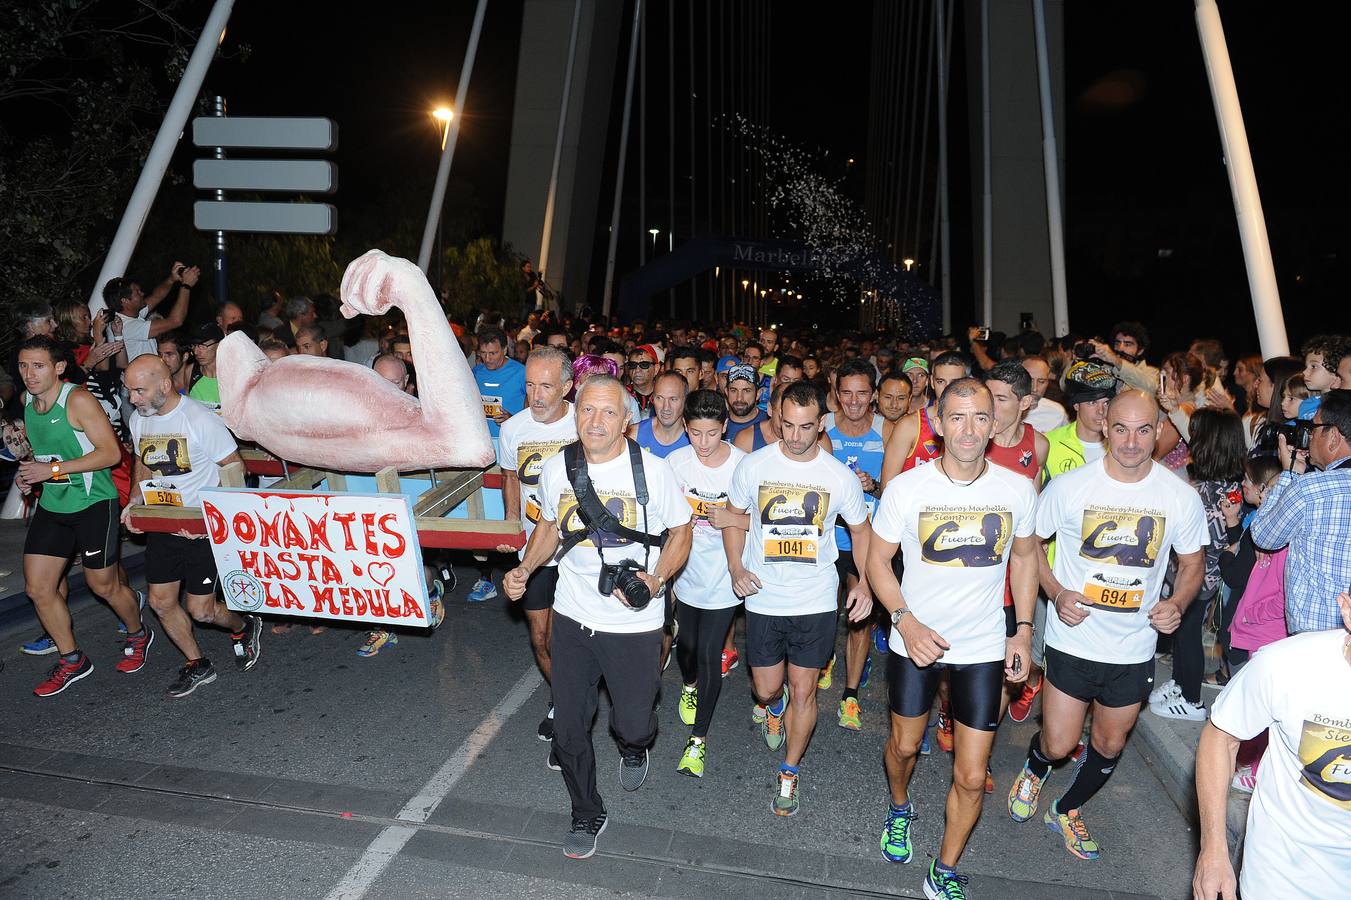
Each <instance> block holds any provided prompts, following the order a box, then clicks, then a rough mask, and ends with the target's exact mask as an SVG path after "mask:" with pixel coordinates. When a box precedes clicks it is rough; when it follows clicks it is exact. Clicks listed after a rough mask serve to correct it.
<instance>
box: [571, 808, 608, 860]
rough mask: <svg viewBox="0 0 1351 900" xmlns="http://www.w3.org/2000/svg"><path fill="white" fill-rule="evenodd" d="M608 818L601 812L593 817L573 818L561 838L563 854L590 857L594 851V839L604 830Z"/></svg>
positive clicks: (576, 857) (579, 857)
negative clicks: (570, 825)
mask: <svg viewBox="0 0 1351 900" xmlns="http://www.w3.org/2000/svg"><path fill="white" fill-rule="evenodd" d="M607 822H609V818H608V817H607V816H606V815H605V813H601V814H600V815H598V816H596V817H595V818H594V819H573V820H572V828H570V829H568V835H567V837H565V838H563V855H564V856H566V857H567V858H568V859H590V858H591V857H592V856H593V855H595V852H596V839H597V838H598V837H600V836H601V834H602V833H603V832H604V831H605V825H606V823H607Z"/></svg>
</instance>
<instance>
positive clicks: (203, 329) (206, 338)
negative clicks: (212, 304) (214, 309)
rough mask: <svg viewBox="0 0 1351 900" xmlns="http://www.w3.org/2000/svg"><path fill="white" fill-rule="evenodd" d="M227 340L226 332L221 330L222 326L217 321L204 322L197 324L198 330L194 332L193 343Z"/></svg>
mask: <svg viewBox="0 0 1351 900" xmlns="http://www.w3.org/2000/svg"><path fill="white" fill-rule="evenodd" d="M223 340H225V333H224V332H223V331H221V330H220V326H219V325H217V324H216V323H215V322H204V323H203V324H201V325H198V326H197V330H196V331H194V332H193V333H192V343H194V344H210V343H213V342H215V343H220V342H221V341H223Z"/></svg>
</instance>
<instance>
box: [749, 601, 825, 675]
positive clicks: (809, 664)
mask: <svg viewBox="0 0 1351 900" xmlns="http://www.w3.org/2000/svg"><path fill="white" fill-rule="evenodd" d="M835 616H836V613H834V612H833V611H832V612H823V613H812V614H811V615H806V616H767V615H764V614H763V613H754V612H751V611H750V610H747V611H746V661H747V662H748V663H749V664H750V665H751V667H752V668H763V667H766V666H777V665H778V664H779V663H781V662H783V661H784V660H785V659H786V660H788V662H790V663H792V664H793V665H795V666H798V667H800V668H803V669H821V668H825V665H826V663H828V662H830V657H831V656H832V655H833V654H834V653H835Z"/></svg>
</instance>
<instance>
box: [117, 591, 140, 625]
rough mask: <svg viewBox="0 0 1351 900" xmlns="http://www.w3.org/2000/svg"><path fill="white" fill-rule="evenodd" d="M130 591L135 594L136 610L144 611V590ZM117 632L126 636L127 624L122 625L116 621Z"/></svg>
mask: <svg viewBox="0 0 1351 900" xmlns="http://www.w3.org/2000/svg"><path fill="white" fill-rule="evenodd" d="M132 593H133V594H135V595H136V608H137V609H138V610H142V611H144V610H145V591H136V590H133V591H132ZM117 633H118V634H120V635H123V636H126V633H127V626H126V625H123V624H122V623H121V622H118V623H117Z"/></svg>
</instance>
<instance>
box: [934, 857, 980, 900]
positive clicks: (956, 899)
mask: <svg viewBox="0 0 1351 900" xmlns="http://www.w3.org/2000/svg"><path fill="white" fill-rule="evenodd" d="M970 880H971V879H970V878H969V877H967V876H966V875H958V874H957V873H956V872H941V871H939V869H938V860H934V861H933V862H931V863H929V874H928V875H925V876H924V896H926V897H928V898H929V900H966V883H967V882H968V881H970Z"/></svg>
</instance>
